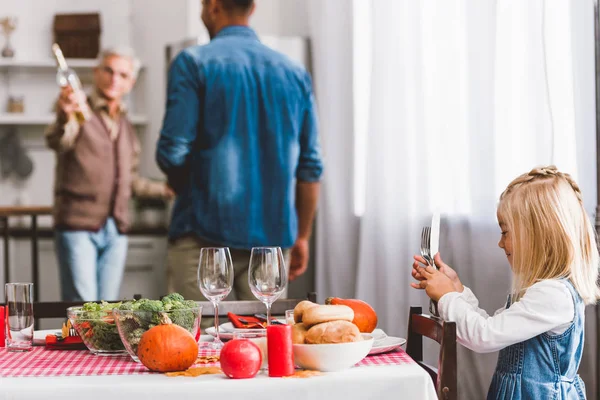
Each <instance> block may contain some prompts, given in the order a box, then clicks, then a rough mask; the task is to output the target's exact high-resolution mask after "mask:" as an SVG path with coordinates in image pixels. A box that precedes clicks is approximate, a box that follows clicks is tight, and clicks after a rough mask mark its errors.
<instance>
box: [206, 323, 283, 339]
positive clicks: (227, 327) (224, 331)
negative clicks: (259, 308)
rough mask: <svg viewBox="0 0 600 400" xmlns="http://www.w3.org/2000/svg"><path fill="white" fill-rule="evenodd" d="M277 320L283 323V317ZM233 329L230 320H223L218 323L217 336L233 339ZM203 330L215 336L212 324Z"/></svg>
mask: <svg viewBox="0 0 600 400" xmlns="http://www.w3.org/2000/svg"><path fill="white" fill-rule="evenodd" d="M277 320H278V321H279V322H282V323H284V324H285V319H281V318H277ZM234 330H235V327H234V326H233V324H232V323H231V322H225V323H224V324H221V325H219V337H220V338H221V340H231V339H233V331H234ZM205 332H206V334H208V335H210V336H212V337H217V333H216V332H217V331H216V330H215V327H214V326H211V327H210V328H206V330H205Z"/></svg>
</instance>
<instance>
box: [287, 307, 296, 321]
mask: <svg viewBox="0 0 600 400" xmlns="http://www.w3.org/2000/svg"><path fill="white" fill-rule="evenodd" d="M285 323H286V324H288V325H294V324H295V323H296V321H295V320H294V310H285Z"/></svg>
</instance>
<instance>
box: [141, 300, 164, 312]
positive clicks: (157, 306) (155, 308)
mask: <svg viewBox="0 0 600 400" xmlns="http://www.w3.org/2000/svg"><path fill="white" fill-rule="evenodd" d="M138 302H139V303H140V304H139V306H138V308H137V309H138V310H139V311H152V312H162V311H164V308H163V303H162V301H160V300H148V299H142V300H138Z"/></svg>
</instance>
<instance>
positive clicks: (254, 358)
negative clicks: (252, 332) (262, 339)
mask: <svg viewBox="0 0 600 400" xmlns="http://www.w3.org/2000/svg"><path fill="white" fill-rule="evenodd" d="M220 362H221V369H222V370H223V373H224V374H225V375H227V376H228V377H229V378H233V379H245V378H253V377H254V376H255V375H256V373H257V372H258V370H259V369H260V366H261V364H262V354H261V352H260V348H259V347H258V346H257V345H256V344H254V343H252V342H251V341H250V340H247V339H235V340H230V341H229V342H227V343H225V345H224V346H223V348H222V349H221V356H220Z"/></svg>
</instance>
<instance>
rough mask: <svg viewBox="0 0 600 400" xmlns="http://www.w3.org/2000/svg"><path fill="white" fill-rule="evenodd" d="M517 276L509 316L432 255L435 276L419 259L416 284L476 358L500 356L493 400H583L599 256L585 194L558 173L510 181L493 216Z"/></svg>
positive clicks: (543, 171)
mask: <svg viewBox="0 0 600 400" xmlns="http://www.w3.org/2000/svg"><path fill="white" fill-rule="evenodd" d="M497 216H498V224H499V225H500V230H501V237H500V242H499V243H498V246H499V247H500V248H501V249H502V250H503V251H504V253H505V254H506V257H507V259H508V263H509V264H510V266H511V269H512V271H513V275H514V279H513V287H512V291H511V295H509V297H508V301H507V304H506V306H505V307H503V308H502V309H500V310H498V311H497V312H496V313H495V314H494V315H493V316H489V315H488V314H487V313H486V312H485V311H484V310H482V309H481V308H479V307H478V300H477V298H476V297H475V295H474V294H473V293H472V292H471V291H470V290H469V288H467V287H465V286H463V285H462V283H461V282H460V279H459V278H458V275H457V274H456V272H455V271H454V270H452V268H450V267H449V266H448V265H446V264H445V263H444V262H443V261H442V259H441V257H440V255H439V254H437V255H436V256H435V262H436V265H438V266H439V267H440V269H439V271H437V270H435V269H433V268H432V267H429V266H427V267H425V265H426V263H425V260H423V259H422V258H421V257H419V256H415V261H414V263H413V271H412V275H413V277H414V278H415V279H417V280H418V282H417V283H412V284H411V285H412V286H413V287H415V288H418V289H425V292H426V293H427V295H428V296H429V297H430V298H432V299H433V300H436V301H438V310H439V313H440V316H441V318H442V319H443V320H445V321H455V322H456V326H457V336H458V341H459V343H461V344H462V345H464V346H465V347H468V348H469V349H471V350H474V351H476V352H480V353H485V352H493V351H498V350H500V355H499V357H498V364H497V366H496V371H495V373H494V376H493V379H492V384H491V386H490V389H489V392H488V396H487V398H488V399H513V400H519V399H585V387H584V384H583V381H582V380H581V378H580V377H579V375H578V374H577V370H578V368H579V364H580V361H581V356H582V352H583V343H584V322H585V320H584V318H585V315H584V309H585V306H586V305H587V304H594V303H595V302H596V301H597V299H598V298H599V297H600V291H599V288H598V285H597V279H598V248H597V245H596V240H595V234H594V229H593V227H592V224H591V222H590V220H589V218H588V216H587V214H586V212H585V209H584V207H583V202H582V198H581V191H580V190H579V186H578V185H577V183H575V181H574V180H573V179H572V178H571V176H569V175H568V174H565V173H562V172H559V171H558V170H557V169H556V167H554V166H549V167H542V168H535V169H533V170H531V171H530V172H529V173H526V174H523V175H521V176H519V177H518V178H516V179H515V180H513V181H512V182H511V183H510V184H509V185H508V187H507V188H506V190H505V191H504V192H503V193H502V195H501V196H500V203H499V205H498V210H497Z"/></svg>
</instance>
